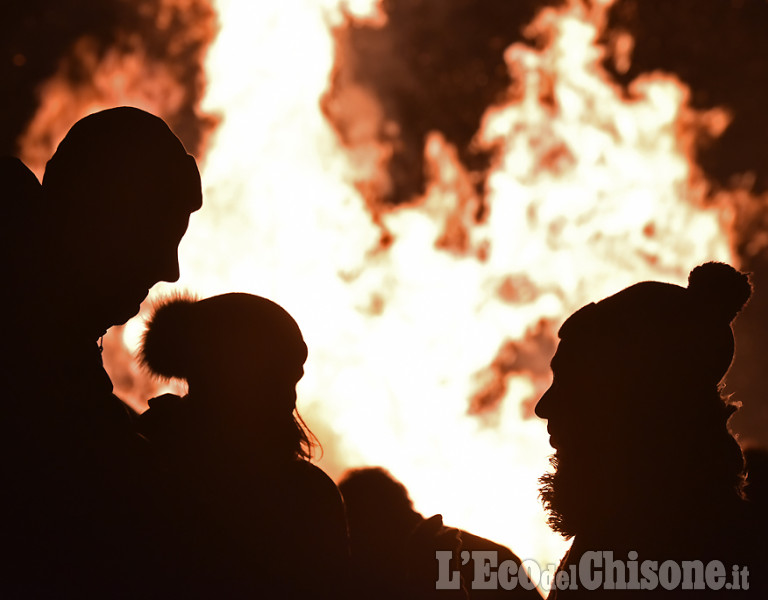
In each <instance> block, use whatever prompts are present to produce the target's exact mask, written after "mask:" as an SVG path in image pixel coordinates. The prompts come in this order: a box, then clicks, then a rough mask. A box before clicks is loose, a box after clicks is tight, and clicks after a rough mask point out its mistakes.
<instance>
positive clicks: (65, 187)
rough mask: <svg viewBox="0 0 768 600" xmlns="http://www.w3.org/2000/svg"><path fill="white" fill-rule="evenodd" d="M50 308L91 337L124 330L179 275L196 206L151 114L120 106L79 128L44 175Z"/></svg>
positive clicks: (180, 161)
mask: <svg viewBox="0 0 768 600" xmlns="http://www.w3.org/2000/svg"><path fill="white" fill-rule="evenodd" d="M42 188H43V197H44V199H45V201H46V209H47V211H48V220H49V225H48V228H47V231H48V233H47V238H48V239H49V246H50V251H49V252H48V254H47V256H48V257H49V260H50V263H51V265H50V266H47V265H45V266H44V268H46V269H48V270H49V271H51V272H52V277H53V278H54V279H56V280H57V282H58V289H57V292H58V294H59V304H58V305H59V306H60V307H61V309H62V310H65V311H67V315H68V316H69V317H70V318H71V319H72V320H73V322H75V324H76V325H77V327H79V328H81V329H82V330H84V331H87V332H89V333H90V334H91V335H97V336H98V335H101V334H103V333H104V332H105V331H106V329H107V328H109V327H111V326H113V325H118V324H122V323H125V321H127V320H128V319H129V318H131V317H132V316H134V315H135V314H136V313H137V312H138V311H139V305H140V304H141V302H142V301H143V300H144V298H146V296H147V294H148V292H149V289H150V288H151V287H152V286H153V285H154V284H155V283H157V282H159V281H176V280H177V279H178V277H179V264H178V257H177V249H178V245H179V242H180V241H181V238H182V237H183V235H184V233H185V232H186V230H187V226H188V224H189V216H190V214H191V213H192V212H194V211H196V210H198V209H199V208H200V207H201V205H202V193H201V184H200V174H199V172H198V170H197V165H196V164H195V159H194V158H193V157H192V156H190V155H188V154H187V153H186V151H185V149H184V146H183V145H182V144H181V142H180V141H179V139H178V138H177V137H176V136H175V135H174V134H173V132H172V131H171V130H170V129H169V128H168V126H167V125H166V124H165V123H164V122H163V121H162V120H161V119H159V118H158V117H155V116H153V115H151V114H149V113H146V112H144V111H141V110H139V109H135V108H129V107H121V108H116V109H110V110H106V111H102V112H100V113H95V114H93V115H89V116H88V117H85V118H84V119H81V120H80V121H78V122H77V123H76V124H75V125H74V126H73V127H72V129H71V130H70V132H69V133H68V134H67V136H66V137H65V138H64V140H63V141H62V143H61V144H60V145H59V148H58V149H57V150H56V153H55V154H54V156H53V157H52V158H51V160H50V161H49V162H48V165H47V166H46V171H45V176H44V178H43V186H42Z"/></svg>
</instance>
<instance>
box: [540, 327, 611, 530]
mask: <svg viewBox="0 0 768 600" xmlns="http://www.w3.org/2000/svg"><path fill="white" fill-rule="evenodd" d="M551 366H552V376H553V378H552V385H551V386H550V387H549V389H548V390H547V391H546V392H545V393H544V395H543V396H542V397H541V399H540V400H539V402H538V403H537V404H536V408H535V413H536V416H538V417H539V418H541V419H546V420H547V432H548V433H549V436H550V438H549V443H550V445H551V446H552V447H553V448H554V449H555V454H554V456H553V457H552V459H551V460H552V465H553V467H554V468H555V471H554V472H553V473H548V474H546V475H544V476H543V477H542V478H541V484H542V488H541V497H542V500H543V502H544V506H545V508H546V510H547V511H548V513H549V515H550V525H551V526H552V528H553V529H554V530H555V531H557V532H559V533H561V534H563V535H564V536H566V537H569V536H571V535H575V534H576V533H578V531H579V530H580V528H581V527H583V525H584V524H585V523H589V522H591V519H592V517H594V516H595V514H599V509H597V508H596V503H595V498H598V497H600V496H601V495H602V493H601V489H602V488H603V486H605V485H606V478H605V472H604V471H605V470H604V468H603V466H604V459H605V457H606V456H608V454H606V453H610V452H612V451H613V450H616V445H617V442H616V438H617V436H620V435H621V427H620V425H619V423H618V422H617V420H616V419H615V417H616V413H615V411H612V410H611V408H610V404H611V403H612V402H613V401H614V400H615V399H616V395H615V393H613V392H612V391H611V390H615V386H613V385H611V382H610V379H609V378H608V377H607V375H606V373H605V365H603V364H602V361H601V360H600V359H599V358H598V357H597V356H595V355H594V354H592V353H591V349H590V348H588V347H585V345H583V344H580V343H579V342H578V341H576V340H569V339H566V340H561V341H560V344H559V346H558V348H557V352H556V353H555V356H554V357H553V359H552V363H551Z"/></svg>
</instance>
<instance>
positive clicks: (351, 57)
mask: <svg viewBox="0 0 768 600" xmlns="http://www.w3.org/2000/svg"><path fill="white" fill-rule="evenodd" d="M562 3H563V2H562V1H561V0H515V1H514V2H510V1H509V0H450V1H445V0H384V1H383V2H382V8H383V9H384V11H385V12H386V14H387V24H386V25H385V26H384V27H376V26H372V25H361V24H359V23H355V22H354V20H352V19H350V20H349V22H348V23H347V25H345V26H344V27H342V28H340V29H338V30H337V31H336V39H337V65H336V73H335V79H334V85H333V86H332V88H331V90H330V91H329V93H328V94H327V96H326V98H325V101H324V108H325V111H326V113H327V114H328V116H329V118H330V119H331V121H332V122H333V123H334V125H335V126H336V129H337V131H338V132H339V134H340V135H341V137H342V139H343V140H345V141H346V142H350V143H354V141H355V140H354V139H353V138H355V131H354V125H355V122H354V120H355V108H354V107H350V104H351V103H352V99H351V98H349V96H350V95H351V88H353V87H357V86H359V87H360V88H362V89H363V90H365V91H367V92H368V93H370V94H371V95H372V96H373V97H374V98H376V99H377V100H378V102H379V103H380V105H381V109H382V111H383V115H382V116H381V119H380V122H379V124H378V130H377V131H376V132H375V135H376V136H377V138H378V141H379V142H384V143H389V144H391V145H392V148H393V153H392V156H391V158H390V160H389V162H388V165H387V169H388V174H389V181H388V182H387V183H386V184H385V185H381V186H379V188H378V189H377V190H374V193H375V194H377V196H378V197H376V198H374V200H376V201H385V202H387V203H394V204H400V203H403V202H408V201H409V200H412V199H414V198H415V197H417V196H419V195H421V194H422V193H423V192H424V185H425V176H424V175H425V174H424V142H425V139H426V136H427V133H429V132H430V131H440V132H441V133H442V135H443V136H444V137H445V138H446V140H447V141H448V142H450V143H452V144H454V145H455V146H456V147H457V148H458V151H459V158H460V159H461V161H462V162H463V163H464V164H465V165H466V167H467V168H468V169H469V170H470V171H471V172H475V173H477V174H478V175H479V176H478V177H477V180H478V188H479V189H478V191H482V189H481V188H482V176H481V175H482V173H483V171H485V169H487V167H488V161H489V158H490V156H489V154H488V153H487V152H483V151H479V150H478V149H475V148H472V147H471V144H470V142H471V140H472V137H473V136H474V135H475V133H476V132H477V130H478V129H479V127H480V119H481V117H482V116H483V113H484V112H485V111H486V109H487V108H488V107H489V106H490V105H492V104H495V103H499V102H501V101H503V100H505V99H506V98H507V94H508V91H509V89H510V85H511V84H512V81H511V80H510V77H509V73H508V69H507V66H506V63H505V62H504V56H503V53H504V50H505V49H506V48H507V47H509V46H510V45H511V44H513V43H515V42H522V41H526V38H525V37H524V35H523V28H524V27H525V26H526V25H528V24H529V23H530V22H531V21H532V20H533V18H534V16H535V15H536V14H537V13H538V12H539V10H540V9H541V8H543V7H544V6H553V5H560V4H562Z"/></svg>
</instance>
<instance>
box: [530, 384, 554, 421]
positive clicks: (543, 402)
mask: <svg viewBox="0 0 768 600" xmlns="http://www.w3.org/2000/svg"><path fill="white" fill-rule="evenodd" d="M553 396H554V393H553V392H552V386H549V389H548V390H547V391H546V392H544V395H543V396H542V397H541V398H539V401H538V402H537V403H536V407H535V408H534V409H533V412H534V413H536V416H537V417H539V418H540V419H549V416H550V410H551V409H552V402H553V400H552V397H553Z"/></svg>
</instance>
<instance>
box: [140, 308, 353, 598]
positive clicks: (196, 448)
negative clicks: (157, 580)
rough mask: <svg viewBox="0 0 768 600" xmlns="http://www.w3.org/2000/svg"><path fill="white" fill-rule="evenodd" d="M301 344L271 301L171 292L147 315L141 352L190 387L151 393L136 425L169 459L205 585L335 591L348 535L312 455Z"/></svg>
mask: <svg viewBox="0 0 768 600" xmlns="http://www.w3.org/2000/svg"><path fill="white" fill-rule="evenodd" d="M306 358H307V346H306V344H305V343H304V339H303V337H302V335H301V331H300V329H299V327H298V325H297V324H296V322H295V321H294V320H293V318H292V317H291V316H290V315H289V314H288V313H287V312H286V311H285V310H284V309H283V308H281V307H280V306H278V305H277V304H275V303H274V302H272V301H270V300H267V299H266V298H261V297H259V296H254V295H250V294H240V293H231V294H224V295H221V296H215V297H212V298H207V299H204V300H199V301H195V300H193V299H190V298H174V299H172V300H170V301H167V302H165V303H164V304H162V305H161V306H159V307H158V308H157V309H156V310H155V312H154V315H153V316H152V318H151V320H150V322H149V324H148V328H147V331H146V333H145V336H144V340H143V344H142V348H141V360H142V362H143V363H144V364H145V365H146V367H147V368H148V369H149V370H150V371H151V372H152V373H154V374H155V375H157V376H160V377H163V378H178V379H184V380H186V382H187V384H188V386H189V393H188V394H187V395H186V396H185V397H183V398H179V397H177V396H173V395H170V394H166V395H164V396H160V397H159V398H155V399H153V400H151V401H150V408H149V410H147V411H146V412H145V413H144V414H143V415H142V417H141V419H140V425H141V429H142V433H143V434H144V435H145V436H146V437H147V438H148V439H149V440H150V441H151V442H152V443H153V445H154V446H155V448H156V449H157V451H158V453H159V454H160V456H161V457H163V460H164V462H165V466H166V468H167V470H168V480H169V482H171V485H172V487H174V488H175V496H176V497H177V498H178V499H179V516H180V519H181V521H180V522H181V524H182V526H181V527H180V530H182V531H185V532H186V533H185V534H184V535H186V537H187V545H188V547H189V550H190V555H189V561H191V562H192V566H193V567H194V569H191V570H190V571H189V572H193V573H195V575H194V577H195V578H196V579H195V581H194V582H192V581H191V580H190V581H189V582H188V583H190V584H191V585H190V588H193V589H194V590H195V592H197V593H200V595H201V596H206V594H210V593H212V592H215V593H217V594H222V593H225V594H226V593H229V595H230V597H232V596H234V597H240V596H241V595H242V596H252V595H253V594H254V593H256V592H258V593H265V592H266V591H267V590H268V591H269V594H268V596H269V597H276V598H293V597H304V596H305V595H306V594H308V593H311V595H312V596H314V597H321V598H324V597H338V596H339V595H340V594H341V589H342V587H343V580H344V573H345V570H346V567H347V559H348V542H347V534H346V522H345V518H344V509H343V504H342V501H341V497H340V494H339V492H338V489H337V488H336V486H335V484H334V483H333V481H331V479H330V478H329V477H328V476H327V475H326V474H325V473H324V472H323V471H322V470H320V469H319V468H318V467H316V466H314V465H312V464H311V463H310V462H309V459H310V458H311V451H312V443H311V442H310V435H311V434H310V433H309V431H308V429H307V427H306V426H305V425H304V423H303V421H302V420H301V417H300V416H299V414H298V412H297V411H296V384H297V383H298V381H299V380H300V379H301V377H302V376H303V374H304V369H303V365H304V362H305V360H306Z"/></svg>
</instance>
